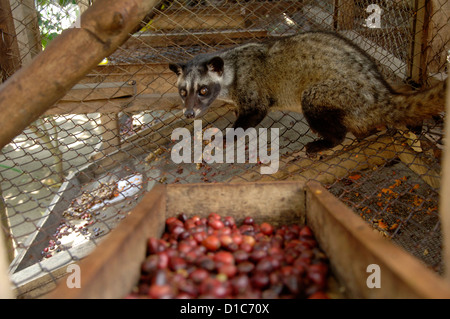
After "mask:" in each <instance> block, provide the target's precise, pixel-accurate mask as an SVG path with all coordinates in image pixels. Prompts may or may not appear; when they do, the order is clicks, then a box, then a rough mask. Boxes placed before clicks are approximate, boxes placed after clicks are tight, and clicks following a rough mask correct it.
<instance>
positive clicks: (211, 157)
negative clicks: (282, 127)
mask: <svg viewBox="0 0 450 319" xmlns="http://www.w3.org/2000/svg"><path fill="white" fill-rule="evenodd" d="M268 131H269V130H268V129H267V128H260V129H259V130H258V131H257V130H256V128H253V127H251V128H248V129H246V130H243V129H242V128H237V129H233V128H227V129H226V133H225V136H226V137H225V140H224V138H223V134H222V131H220V130H219V129H217V128H214V127H213V128H208V129H206V130H205V131H204V132H203V128H202V121H201V120H195V121H194V132H193V137H192V136H191V132H190V131H189V130H188V129H187V128H176V129H174V130H173V132H172V135H171V139H172V141H179V142H177V143H176V144H175V145H174V146H173V148H172V152H171V158H172V161H173V162H174V163H176V164H180V163H202V161H204V162H206V163H208V164H212V163H225V162H226V163H245V162H246V158H247V156H246V155H247V151H248V162H249V163H258V162H261V163H262V164H264V165H262V166H261V170H260V172H261V174H274V173H276V172H277V171H278V167H279V136H280V133H279V129H278V128H271V129H270V146H269V143H268ZM235 139H237V141H236V144H235ZM204 141H210V142H209V143H208V144H206V145H205V147H203V146H204ZM246 141H248V144H246ZM224 142H225V147H224ZM235 145H236V154H235ZM224 149H225V150H224ZM192 150H193V152H192ZM192 153H193V156H192ZM224 153H225V156H224ZM269 153H270V154H269Z"/></svg>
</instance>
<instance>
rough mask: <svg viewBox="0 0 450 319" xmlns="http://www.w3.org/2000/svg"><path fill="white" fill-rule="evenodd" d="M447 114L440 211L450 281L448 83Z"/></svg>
mask: <svg viewBox="0 0 450 319" xmlns="http://www.w3.org/2000/svg"><path fill="white" fill-rule="evenodd" d="M446 94H447V100H446V103H447V105H446V107H447V109H446V115H447V116H445V129H444V131H445V139H444V141H445V148H444V154H443V158H442V181H441V193H440V195H441V196H440V207H439V213H440V218H441V225H442V227H441V229H442V237H443V245H442V246H443V248H442V260H443V263H444V265H445V269H444V275H445V278H446V280H447V281H448V282H449V283H450V197H449V194H450V132H449V130H450V116H448V114H450V113H449V112H450V85H447V92H446Z"/></svg>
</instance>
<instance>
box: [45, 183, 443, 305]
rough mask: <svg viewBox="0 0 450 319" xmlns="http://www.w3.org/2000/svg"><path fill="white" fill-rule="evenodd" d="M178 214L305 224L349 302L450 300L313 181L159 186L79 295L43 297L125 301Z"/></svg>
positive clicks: (100, 252)
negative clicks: (153, 244)
mask: <svg viewBox="0 0 450 319" xmlns="http://www.w3.org/2000/svg"><path fill="white" fill-rule="evenodd" d="M181 211H182V212H184V213H185V214H187V215H188V216H190V215H192V214H197V215H206V214H209V213H210V212H212V211H214V212H217V213H219V214H224V215H232V216H235V218H237V220H238V221H241V220H242V219H243V218H244V217H245V215H251V216H253V217H254V218H255V219H256V221H257V222H261V221H262V220H268V221H271V222H273V223H275V224H283V223H291V222H295V223H299V224H303V223H305V222H306V224H307V225H309V226H310V227H311V228H312V229H313V231H314V233H315V235H316V237H317V239H318V241H319V244H320V246H321V247H322V249H324V250H325V252H326V254H327V255H328V256H329V257H330V261H331V266H332V271H333V273H334V275H335V276H336V277H337V278H338V280H339V282H340V284H341V285H344V286H345V288H346V292H347V294H348V296H349V297H351V298H450V287H449V286H448V284H447V283H446V282H445V281H444V280H443V279H442V278H441V277H439V276H438V275H437V274H435V273H433V272H432V271H431V270H429V269H428V268H426V267H425V266H424V265H423V264H422V263H421V262H419V261H418V260H417V259H416V258H414V257H413V256H411V255H410V254H408V253H406V252H405V251H403V250H402V249H400V248H399V247H397V246H395V245H393V244H392V243H390V242H389V241H388V240H386V239H385V238H383V237H382V236H381V235H380V234H378V233H375V232H374V231H373V230H372V228H371V227H370V226H369V225H368V224H366V223H365V222H364V221H363V220H361V219H360V218H359V216H357V215H356V214H355V213H354V212H352V211H351V210H350V209H349V208H348V207H347V206H345V205H344V204H342V203H341V202H340V201H338V200H337V199H336V198H335V197H334V196H333V195H331V194H330V193H329V192H328V191H327V190H325V188H323V187H322V186H321V185H320V184H319V183H316V182H308V183H306V184H304V183H300V182H272V183H238V184H214V185H205V184H185V185H158V186H156V187H155V188H154V189H153V190H152V191H151V192H150V193H148V194H147V195H146V197H145V198H144V199H143V200H142V201H141V203H140V204H139V205H138V206H137V207H136V208H135V209H134V210H133V211H132V213H131V214H130V215H129V216H128V217H127V219H125V220H124V221H123V222H122V223H121V224H120V225H119V226H118V227H117V228H116V229H114V230H113V231H112V232H111V234H110V235H108V236H109V237H108V238H107V239H106V240H105V241H103V242H102V243H100V245H99V246H98V248H97V249H96V250H95V251H94V252H93V253H92V254H91V255H90V256H89V257H87V258H86V259H84V260H82V261H81V262H80V263H79V266H80V269H81V288H79V289H75V288H72V289H70V288H68V287H67V286H66V282H65V279H64V278H63V279H62V280H61V281H60V283H59V284H58V287H57V288H56V289H55V290H54V291H52V292H51V293H50V294H48V295H47V296H46V297H47V298H121V297H124V296H126V295H127V294H128V293H129V292H130V291H131V289H132V288H133V287H134V285H135V284H136V282H137V279H138V278H139V275H140V265H141V262H142V261H143V260H144V258H145V251H146V242H147V239H148V238H149V237H151V236H156V237H159V236H160V235H161V234H162V232H163V231H164V225H165V224H164V221H165V219H166V218H167V217H169V216H174V215H176V214H178V213H179V212H181ZM243 212H245V213H243ZM131 247H132V249H131ZM370 264H377V265H379V266H380V269H381V288H372V289H371V288H368V287H367V285H366V280H367V277H368V276H369V273H367V266H368V265H370Z"/></svg>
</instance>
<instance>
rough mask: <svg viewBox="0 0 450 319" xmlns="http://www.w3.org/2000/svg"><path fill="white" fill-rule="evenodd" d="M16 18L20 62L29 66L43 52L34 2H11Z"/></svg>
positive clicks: (17, 0) (31, 0) (26, 0)
mask: <svg viewBox="0 0 450 319" xmlns="http://www.w3.org/2000/svg"><path fill="white" fill-rule="evenodd" d="M10 2H11V8H13V10H12V12H11V13H12V17H13V18H14V24H15V30H16V32H15V33H16V36H17V39H16V41H17V44H18V47H19V53H20V61H21V63H22V66H23V65H27V64H29V63H30V62H31V60H32V59H33V58H34V57H35V56H36V55H37V54H39V52H41V51H42V45H41V37H40V33H39V24H38V19H37V14H36V7H35V5H34V0H20V1H19V0H10Z"/></svg>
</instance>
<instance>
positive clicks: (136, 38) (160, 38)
mask: <svg viewBox="0 0 450 319" xmlns="http://www.w3.org/2000/svg"><path fill="white" fill-rule="evenodd" d="M267 36H268V32H267V30H263V29H255V30H251V29H250V30H217V31H193V32H189V33H186V32H171V33H165V34H164V35H161V34H155V33H148V32H140V33H138V34H134V35H133V36H132V37H131V38H130V39H129V40H128V41H127V42H126V43H125V44H124V45H123V46H122V47H123V48H124V49H131V48H136V47H139V46H150V47H152V48H156V47H169V46H174V45H176V46H192V45H199V44H202V45H209V46H215V45H217V44H220V45H227V44H236V43H240V42H242V41H244V40H248V39H259V38H265V37H267Z"/></svg>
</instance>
